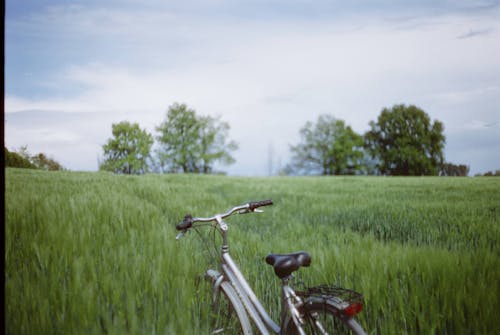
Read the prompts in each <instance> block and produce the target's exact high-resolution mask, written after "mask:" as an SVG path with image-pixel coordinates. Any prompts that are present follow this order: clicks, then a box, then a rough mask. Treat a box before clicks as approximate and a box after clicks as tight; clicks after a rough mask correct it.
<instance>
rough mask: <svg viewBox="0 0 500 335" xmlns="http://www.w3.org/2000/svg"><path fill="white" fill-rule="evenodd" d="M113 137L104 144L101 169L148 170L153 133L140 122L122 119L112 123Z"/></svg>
mask: <svg viewBox="0 0 500 335" xmlns="http://www.w3.org/2000/svg"><path fill="white" fill-rule="evenodd" d="M112 133H113V138H110V139H109V140H108V143H106V144H105V145H103V147H102V148H103V150H104V161H103V162H102V163H101V164H100V166H99V169H100V170H104V171H112V172H114V173H123V174H143V173H146V172H148V170H149V167H148V164H149V160H150V158H151V146H152V145H153V135H151V134H149V133H148V132H147V131H146V130H145V129H141V128H140V127H139V124H138V123H130V122H128V121H122V122H120V123H114V124H113V125H112Z"/></svg>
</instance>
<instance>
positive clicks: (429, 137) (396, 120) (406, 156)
mask: <svg viewBox="0 0 500 335" xmlns="http://www.w3.org/2000/svg"><path fill="white" fill-rule="evenodd" d="M370 127H371V130H370V131H368V132H367V133H366V134H365V146H366V148H367V150H368V151H369V152H370V153H371V155H372V157H373V158H376V159H378V160H379V170H380V172H381V173H382V174H384V175H438V173H439V170H440V167H441V166H442V164H443V160H444V159H443V148H444V144H445V137H444V135H443V130H444V127H443V124H442V123H441V122H439V121H434V123H432V124H431V120H430V118H429V116H428V115H427V114H426V113H425V112H424V111H423V110H422V109H420V108H418V107H416V106H414V105H410V106H405V105H403V104H401V105H395V106H393V107H392V108H391V109H387V108H384V109H383V110H382V112H381V114H380V115H379V117H378V120H377V122H376V123H375V122H373V121H371V122H370Z"/></svg>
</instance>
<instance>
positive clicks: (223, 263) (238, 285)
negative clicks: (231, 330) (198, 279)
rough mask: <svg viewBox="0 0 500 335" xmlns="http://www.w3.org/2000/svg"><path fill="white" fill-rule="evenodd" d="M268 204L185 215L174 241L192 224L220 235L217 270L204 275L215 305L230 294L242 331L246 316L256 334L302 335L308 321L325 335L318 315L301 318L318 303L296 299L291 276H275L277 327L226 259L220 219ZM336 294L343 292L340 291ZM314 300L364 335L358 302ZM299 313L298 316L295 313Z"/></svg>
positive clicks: (310, 298)
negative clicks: (278, 309) (209, 214)
mask: <svg viewBox="0 0 500 335" xmlns="http://www.w3.org/2000/svg"><path fill="white" fill-rule="evenodd" d="M272 204H273V203H272V200H270V199H269V200H263V201H257V202H249V203H247V204H245V205H241V206H236V207H233V208H232V209H230V210H229V211H228V212H226V213H224V214H217V215H215V216H213V217H205V218H200V217H197V218H193V217H192V216H191V215H190V214H187V215H186V216H185V217H184V220H183V221H182V222H181V223H179V224H177V225H176V229H177V230H178V231H180V232H179V234H178V235H177V237H176V239H180V238H181V237H182V236H183V235H184V234H185V233H186V232H187V231H188V230H189V229H190V228H192V227H194V226H193V224H194V223H198V222H200V223H212V224H210V225H211V227H212V228H214V229H215V230H217V231H218V232H219V233H220V234H221V236H222V248H221V253H220V269H219V270H214V269H209V270H207V271H206V273H205V276H206V278H208V279H210V280H211V281H212V286H213V294H214V302H215V303H216V304H217V303H218V301H217V299H219V296H220V295H221V290H222V291H225V292H224V293H225V294H226V295H228V293H231V294H229V295H228V298H229V297H231V298H230V300H231V303H232V305H233V308H234V309H235V310H236V312H237V313H238V317H239V318H240V320H239V321H240V324H241V326H242V327H243V328H244V329H243V330H245V329H246V330H249V329H248V328H249V327H250V324H249V318H247V316H249V317H250V319H251V320H252V321H253V322H254V324H255V326H256V327H257V329H258V330H259V332H260V333H261V334H263V335H269V334H270V333H273V334H278V335H284V332H286V331H287V330H290V327H291V326H292V327H293V329H294V333H295V332H298V333H299V334H300V335H305V332H304V329H303V326H306V325H311V320H312V322H313V324H314V326H313V327H314V328H315V329H318V330H320V332H321V333H324V334H327V333H326V331H325V329H324V328H323V326H322V323H321V322H319V320H318V319H317V314H318V311H316V313H314V312H312V313H310V312H306V313H305V314H304V315H302V314H303V313H304V311H303V309H304V307H305V306H309V307H307V308H306V310H307V309H309V308H311V309H312V310H314V309H317V307H314V304H317V303H318V301H317V300H316V298H314V296H311V295H306V296H305V298H303V297H299V296H297V294H296V293H295V291H294V290H293V289H292V288H291V287H290V285H289V281H290V279H291V278H292V276H291V272H285V273H284V274H285V276H283V275H279V274H278V273H277V274H278V276H279V277H280V278H281V314H280V324H279V325H278V324H277V323H276V322H275V321H273V320H272V319H271V317H270V316H269V314H268V313H267V311H266V310H265V309H264V307H262V304H261V303H260V301H259V299H258V298H257V296H256V295H255V293H254V291H253V290H252V288H251V287H250V285H249V284H248V282H247V281H246V279H245V277H244V276H243V274H242V273H241V271H240V270H239V268H238V266H237V265H236V263H235V262H234V261H233V259H232V258H231V256H230V255H229V245H228V242H227V230H228V227H227V225H226V223H225V222H224V221H223V219H225V218H227V217H229V216H230V215H232V214H233V213H239V214H246V213H252V212H261V211H260V210H257V208H258V207H262V206H268V205H272ZM268 263H269V262H268ZM269 264H271V263H269ZM277 269H278V268H277V267H275V272H276V271H277ZM228 285H229V286H228ZM229 288H231V290H230V291H228V289H229ZM318 288H319V289H320V292H321V290H322V289H323V288H322V287H321V286H319V287H314V288H313V289H318ZM326 289H327V290H329V287H326ZM333 289H334V290H335V292H338V289H339V288H337V287H333ZM340 290H343V289H341V288H340ZM343 291H346V290H343ZM347 291H350V290H347ZM327 292H330V291H327ZM352 292H353V291H352ZM354 293H356V292H354ZM313 294H314V293H313ZM335 294H337V293H335ZM356 294H357V296H358V297H361V299H362V296H361V295H360V294H359V293H356ZM318 298H319V299H320V302H319V303H321V304H325V305H328V309H329V311H326V312H327V314H329V315H332V316H334V317H335V318H340V319H341V322H342V323H344V324H345V325H346V326H348V328H349V329H350V330H351V331H352V332H353V333H354V334H359V335H365V334H366V333H365V332H364V330H363V329H362V328H361V326H360V325H359V324H358V323H357V322H356V320H355V319H354V318H353V315H355V314H357V313H358V312H359V311H360V310H361V308H360V307H362V303H361V304H360V303H359V301H357V300H354V301H353V302H352V305H350V304H349V303H347V306H345V305H343V304H344V303H345V302H344V301H343V299H339V298H337V297H336V296H331V297H330V293H328V294H327V297H326V298H325V297H324V296H321V297H318ZM303 299H304V300H303ZM325 299H326V300H325ZM237 300H239V301H237ZM347 301H349V300H347ZM340 303H342V305H343V306H341V305H339V304H340ZM348 308H354V310H349V311H348ZM299 309H300V311H301V312H299ZM344 309H345V313H346V314H345V315H347V316H346V317H343V316H339V315H338V313H339V312H338V311H342V313H344V312H343V311H344ZM323 312H325V307H324V306H323V307H321V311H320V313H323ZM243 313H244V314H246V315H245V318H243ZM288 313H289V314H288ZM345 315H344V316H345ZM292 322H293V323H292Z"/></svg>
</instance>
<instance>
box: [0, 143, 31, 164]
mask: <svg viewBox="0 0 500 335" xmlns="http://www.w3.org/2000/svg"><path fill="white" fill-rule="evenodd" d="M3 149H4V157H5V167H14V168H24V169H36V166H35V165H34V164H33V163H31V161H30V160H29V158H26V157H24V156H23V155H21V154H19V153H17V152H14V151H13V152H11V151H9V150H8V149H7V148H5V147H4V148H3Z"/></svg>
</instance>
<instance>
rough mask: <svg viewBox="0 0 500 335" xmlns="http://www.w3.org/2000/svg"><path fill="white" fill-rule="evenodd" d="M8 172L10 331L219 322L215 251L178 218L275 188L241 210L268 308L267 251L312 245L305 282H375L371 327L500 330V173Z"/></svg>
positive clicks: (368, 291)
mask: <svg viewBox="0 0 500 335" xmlns="http://www.w3.org/2000/svg"><path fill="white" fill-rule="evenodd" d="M5 179H6V181H5V191H6V195H5V202H6V214H5V215H6V224H5V318H6V332H7V334H123V333H129V334H204V333H206V304H207V303H206V301H205V300H204V298H202V296H203V295H202V293H203V292H205V290H206V287H205V285H204V284H205V283H203V282H201V283H198V280H197V278H198V276H199V275H201V274H203V272H204V270H205V267H206V263H207V262H208V260H207V258H206V257H205V256H204V255H205V254H204V253H203V248H201V247H200V240H199V239H198V238H197V235H196V234H188V235H186V237H185V238H184V239H182V240H181V241H176V240H175V236H176V231H175V229H174V227H175V224H176V223H178V222H179V221H180V220H181V219H182V217H183V216H184V214H186V213H192V214H193V215H195V216H208V215H212V214H215V213H218V212H222V211H225V210H227V209H229V208H230V207H232V206H235V205H239V204H242V203H245V202H247V201H250V200H262V199H267V198H272V199H273V200H274V202H275V205H274V206H272V207H268V208H265V213H262V214H250V215H241V216H235V217H234V218H231V219H230V221H229V222H228V223H229V225H230V226H229V227H230V242H231V252H232V255H233V258H235V259H236V260H237V262H238V263H239V264H240V265H241V268H242V270H243V272H244V274H245V275H246V276H247V278H248V279H249V282H250V283H251V284H252V285H253V287H254V289H255V291H256V293H257V295H258V296H259V297H260V298H261V299H262V300H263V301H264V302H265V304H266V305H269V306H271V307H273V308H275V307H276V306H277V299H278V296H279V290H278V288H279V286H278V281H277V280H276V279H275V277H274V274H273V271H272V268H271V267H269V266H267V265H265V263H264V261H263V258H264V257H265V255H266V254H267V253H269V252H291V251H297V250H306V251H308V252H309V253H310V254H311V255H312V259H313V262H312V265H311V267H310V268H308V269H301V270H300V271H298V276H297V277H298V278H297V280H298V281H304V282H306V283H311V284H320V283H333V284H339V285H342V286H345V287H349V288H354V289H356V290H358V291H361V292H363V294H364V296H365V303H366V306H365V309H364V311H363V312H362V313H361V314H360V316H359V320H360V322H361V324H362V325H363V327H364V328H365V329H366V330H367V331H368V332H369V333H371V334H494V333H496V334H498V333H500V326H499V324H500V323H499V322H498V311H499V310H500V258H499V256H500V246H499V238H500V226H499V225H500V222H499V217H500V178H438V177H436V178H432V177H428V178H427V177H426V178H384V177H331V178H327V177H300V178H291V177H273V178H240V177H224V176H200V175H146V176H140V177H137V176H116V175H111V174H107V173H77V172H42V171H33V170H21V169H7V170H6V177H5ZM269 286H271V289H269V288H268V287H269ZM273 315H276V314H273Z"/></svg>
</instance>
